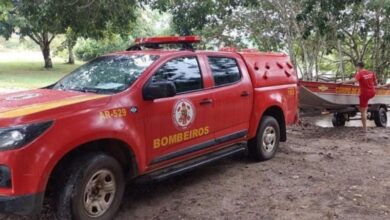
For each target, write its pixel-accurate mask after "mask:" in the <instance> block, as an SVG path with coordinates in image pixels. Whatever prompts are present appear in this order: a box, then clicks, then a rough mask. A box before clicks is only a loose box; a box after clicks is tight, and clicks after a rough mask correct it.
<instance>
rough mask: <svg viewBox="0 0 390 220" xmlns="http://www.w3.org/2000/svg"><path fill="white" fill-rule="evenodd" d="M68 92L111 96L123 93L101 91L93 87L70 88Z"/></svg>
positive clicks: (108, 90) (109, 90) (117, 90)
mask: <svg viewBox="0 0 390 220" xmlns="http://www.w3.org/2000/svg"><path fill="white" fill-rule="evenodd" d="M69 90H73V91H78V92H86V93H98V94H111V93H117V92H121V91H123V90H122V89H101V88H93V87H84V88H71V89H69Z"/></svg>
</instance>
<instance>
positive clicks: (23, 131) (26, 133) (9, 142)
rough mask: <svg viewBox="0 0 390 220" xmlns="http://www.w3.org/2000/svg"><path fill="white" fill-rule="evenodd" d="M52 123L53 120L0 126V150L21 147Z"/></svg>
mask: <svg viewBox="0 0 390 220" xmlns="http://www.w3.org/2000/svg"><path fill="white" fill-rule="evenodd" d="M52 124H53V121H48V122H41V123H34V124H28V125H19V126H15V127H9V128H0V151H1V150H9V149H15V148H20V147H23V146H24V145H26V144H28V143H30V142H31V141H33V140H35V138H37V137H39V135H41V134H42V133H43V132H45V131H46V130H47V129H48V128H50V126H51V125H52Z"/></svg>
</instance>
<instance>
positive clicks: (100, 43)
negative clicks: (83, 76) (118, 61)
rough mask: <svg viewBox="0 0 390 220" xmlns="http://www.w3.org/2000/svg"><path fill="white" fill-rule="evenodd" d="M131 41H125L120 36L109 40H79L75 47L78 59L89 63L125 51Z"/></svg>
mask: <svg viewBox="0 0 390 220" xmlns="http://www.w3.org/2000/svg"><path fill="white" fill-rule="evenodd" d="M128 46H129V41H127V40H123V39H122V38H121V37H120V36H119V35H116V36H113V37H111V38H107V39H101V40H93V39H79V41H78V43H77V44H76V47H75V54H76V57H77V58H78V59H80V60H83V61H88V60H91V59H93V58H96V57H98V56H101V55H103V54H106V53H110V52H114V51H120V50H125V49H126V48H127V47H128Z"/></svg>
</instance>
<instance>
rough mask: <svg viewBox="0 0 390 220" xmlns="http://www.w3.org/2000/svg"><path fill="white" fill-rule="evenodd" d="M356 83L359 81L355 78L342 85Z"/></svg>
mask: <svg viewBox="0 0 390 220" xmlns="http://www.w3.org/2000/svg"><path fill="white" fill-rule="evenodd" d="M355 82H357V80H356V79H355V78H353V79H350V80H346V81H343V82H340V84H353V83H355Z"/></svg>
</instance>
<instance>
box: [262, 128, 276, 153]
mask: <svg viewBox="0 0 390 220" xmlns="http://www.w3.org/2000/svg"><path fill="white" fill-rule="evenodd" d="M275 144H276V131H275V128H274V127H271V126H268V127H266V128H265V129H264V133H263V148H264V150H265V151H266V152H272V151H273V150H274V148H275Z"/></svg>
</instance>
